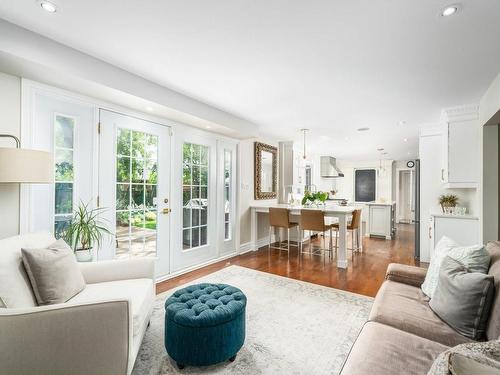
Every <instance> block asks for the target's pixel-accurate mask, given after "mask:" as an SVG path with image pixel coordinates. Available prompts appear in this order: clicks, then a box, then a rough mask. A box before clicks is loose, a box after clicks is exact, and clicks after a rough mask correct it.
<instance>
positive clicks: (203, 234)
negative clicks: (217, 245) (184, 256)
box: [200, 226, 208, 246]
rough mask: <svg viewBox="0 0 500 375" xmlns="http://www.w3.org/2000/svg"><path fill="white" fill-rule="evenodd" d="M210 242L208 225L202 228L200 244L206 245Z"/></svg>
mask: <svg viewBox="0 0 500 375" xmlns="http://www.w3.org/2000/svg"><path fill="white" fill-rule="evenodd" d="M207 243H208V233H207V226H203V227H201V228H200V246H203V245H206V244H207Z"/></svg>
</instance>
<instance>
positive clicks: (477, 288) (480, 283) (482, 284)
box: [429, 256, 495, 340]
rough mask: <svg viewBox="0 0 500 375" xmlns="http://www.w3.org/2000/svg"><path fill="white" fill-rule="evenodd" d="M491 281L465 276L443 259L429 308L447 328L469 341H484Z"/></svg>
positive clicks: (462, 270) (475, 274)
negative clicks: (467, 338)
mask: <svg viewBox="0 0 500 375" xmlns="http://www.w3.org/2000/svg"><path fill="white" fill-rule="evenodd" d="M493 283H494V278H493V276H491V275H486V274H484V273H479V272H469V270H468V269H467V268H466V267H465V266H464V265H463V264H461V263H460V262H458V261H456V260H455V259H453V258H451V257H449V256H447V257H445V259H444V260H443V263H442V264H441V270H440V271H439V281H438V285H437V289H436V291H435V293H434V297H433V298H432V299H431V300H430V302H429V306H430V308H431V309H432V310H433V311H434V312H435V313H436V314H437V315H438V316H439V317H440V318H441V319H442V320H443V321H444V322H446V323H447V324H448V325H449V326H450V327H452V328H453V329H455V330H456V331H458V332H459V333H460V334H462V335H464V336H466V337H469V338H471V339H473V340H481V339H484V336H485V333H486V325H487V322H488V318H489V312H490V308H491V304H492V302H493V296H494V292H495V286H494V284H493Z"/></svg>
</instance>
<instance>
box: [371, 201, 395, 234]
mask: <svg viewBox="0 0 500 375" xmlns="http://www.w3.org/2000/svg"><path fill="white" fill-rule="evenodd" d="M366 205H367V206H368V233H367V234H368V235H369V236H377V237H385V238H386V239H388V240H390V239H392V236H393V235H394V232H395V230H396V227H395V215H394V214H395V208H396V204H395V203H374V202H373V203H372V202H370V203H367V204H366Z"/></svg>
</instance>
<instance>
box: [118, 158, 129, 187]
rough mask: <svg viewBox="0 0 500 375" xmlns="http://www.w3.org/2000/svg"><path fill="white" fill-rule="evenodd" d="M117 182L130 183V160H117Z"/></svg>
mask: <svg viewBox="0 0 500 375" xmlns="http://www.w3.org/2000/svg"><path fill="white" fill-rule="evenodd" d="M116 182H130V158H125V157H118V158H117V160H116Z"/></svg>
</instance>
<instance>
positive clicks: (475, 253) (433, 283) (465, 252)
mask: <svg viewBox="0 0 500 375" xmlns="http://www.w3.org/2000/svg"><path fill="white" fill-rule="evenodd" d="M446 256H450V257H451V258H453V259H455V260H458V261H459V262H460V263H462V264H463V265H464V266H465V267H467V269H468V270H469V271H470V272H481V273H488V269H489V266H490V254H489V253H488V251H487V250H486V248H485V247H484V246H483V245H473V246H459V245H458V244H456V243H455V242H454V241H453V240H451V239H449V238H448V237H446V236H443V238H441V240H440V241H439V242H438V244H437V245H436V250H435V254H434V257H433V258H432V260H431V264H430V265H429V271H428V272H427V275H426V277H425V281H424V282H423V284H422V290H423V292H424V293H425V294H426V295H428V296H429V297H430V298H432V297H433V296H434V292H435V291H436V287H437V283H438V279H439V270H440V268H441V264H442V262H443V260H444V258H445V257H446Z"/></svg>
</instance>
